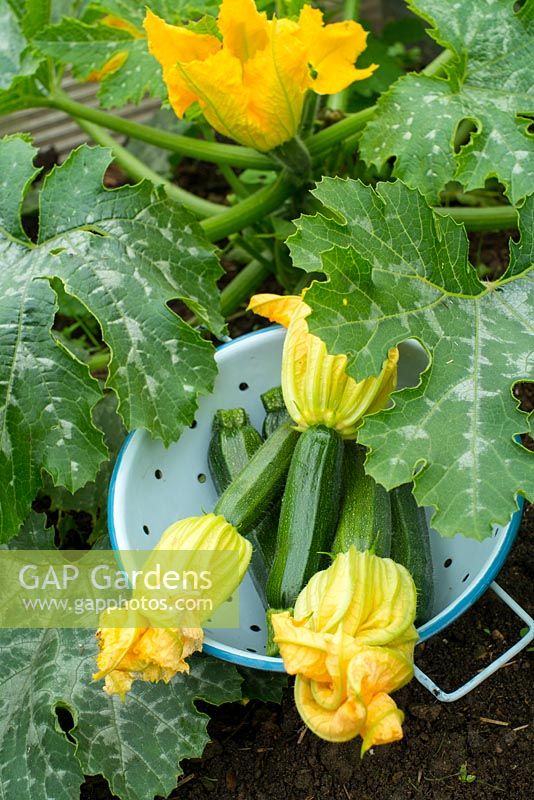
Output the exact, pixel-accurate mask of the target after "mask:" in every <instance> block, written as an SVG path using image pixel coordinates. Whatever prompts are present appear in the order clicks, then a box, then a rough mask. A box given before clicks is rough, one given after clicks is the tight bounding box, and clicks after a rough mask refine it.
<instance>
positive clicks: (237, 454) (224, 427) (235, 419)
mask: <svg viewBox="0 0 534 800" xmlns="http://www.w3.org/2000/svg"><path fill="white" fill-rule="evenodd" d="M261 445H262V438H261V436H260V434H259V433H258V431H257V430H256V429H255V428H253V427H252V425H251V424H250V419H249V417H248V414H247V412H246V411H245V409H243V408H230V409H221V410H219V411H217V412H216V413H215V416H214V418H213V428H212V434H211V440H210V444H209V448H208V465H209V469H210V474H211V477H212V480H213V483H214V484H215V488H216V489H217V493H218V494H222V492H224V490H225V489H226V488H227V487H228V486H230V484H231V483H232V481H233V479H234V478H235V477H237V475H239V473H240V472H241V470H242V469H243V467H245V466H246V465H247V464H248V462H249V461H250V459H251V458H252V456H253V455H254V453H255V452H256V451H257V450H259V449H260V447H261Z"/></svg>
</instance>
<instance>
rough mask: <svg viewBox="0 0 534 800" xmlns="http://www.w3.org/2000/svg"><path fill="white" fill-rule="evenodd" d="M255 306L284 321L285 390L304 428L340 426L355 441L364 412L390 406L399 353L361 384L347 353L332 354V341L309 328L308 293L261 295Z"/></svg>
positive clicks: (294, 416) (291, 411)
mask: <svg viewBox="0 0 534 800" xmlns="http://www.w3.org/2000/svg"><path fill="white" fill-rule="evenodd" d="M249 309H250V310H251V311H253V312H254V313H255V314H259V315H260V316H262V317H267V319H270V320H271V322H278V323H280V324H281V325H284V326H285V327H286V328H287V329H288V330H287V336H286V339H285V342H284V352H283V356H282V391H283V394H284V400H285V404H286V406H287V410H288V412H289V414H290V416H291V418H292V419H293V420H294V421H295V423H296V424H297V426H298V429H299V430H305V429H306V428H309V427H310V426H312V425H326V426H327V427H329V428H335V429H336V430H337V431H338V432H339V433H340V434H341V435H342V436H343V437H344V438H345V439H354V438H355V435H356V431H357V429H358V428H359V427H360V425H361V421H362V417H363V415H364V414H372V413H374V412H375V411H379V410H380V409H382V408H384V407H385V406H386V405H387V403H388V400H389V395H390V393H391V392H392V391H393V389H394V388H395V386H396V383H397V362H398V360H399V351H398V350H397V348H396V347H392V348H391V349H390V350H389V352H388V356H387V359H386V360H385V361H384V364H383V366H382V371H381V372H380V375H378V376H377V377H369V378H365V379H364V380H362V381H359V382H356V381H355V380H353V379H352V378H351V377H350V376H349V375H347V372H346V366H347V357H346V356H345V355H336V356H331V355H329V354H328V352H327V350H326V345H325V344H324V342H323V341H322V340H321V339H319V337H318V336H314V335H313V334H311V333H310V332H309V330H308V323H307V321H306V317H308V316H309V314H310V313H311V309H310V307H309V306H308V305H307V304H306V303H305V302H304V300H303V298H302V296H300V297H299V296H295V295H287V296H280V295H276V294H257V295H254V297H253V298H252V299H251V301H250V303H249Z"/></svg>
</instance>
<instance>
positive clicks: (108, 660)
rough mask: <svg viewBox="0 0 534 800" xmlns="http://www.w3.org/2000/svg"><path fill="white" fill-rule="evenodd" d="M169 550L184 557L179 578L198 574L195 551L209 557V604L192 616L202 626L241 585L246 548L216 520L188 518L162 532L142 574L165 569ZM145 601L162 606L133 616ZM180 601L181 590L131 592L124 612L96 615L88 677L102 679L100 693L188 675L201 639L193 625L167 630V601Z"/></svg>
mask: <svg viewBox="0 0 534 800" xmlns="http://www.w3.org/2000/svg"><path fill="white" fill-rule="evenodd" d="M170 551H177V552H178V551H180V552H184V553H185V554H186V555H185V561H183V560H182V561H181V562H180V566H181V569H182V574H183V575H185V574H186V573H187V571H188V569H189V568H191V570H192V571H195V565H196V568H197V571H198V565H199V563H200V562H199V561H196V560H195V553H199V552H200V551H201V552H202V555H203V556H205V554H207V555H208V557H209V556H210V553H213V554H214V558H213V569H212V572H211V579H212V587H211V588H210V590H209V599H210V601H211V604H210V605H209V608H208V607H207V608H206V610H205V611H203V612H202V611H199V612H196V615H197V616H196V618H197V619H199V621H200V622H202V620H203V618H204V617H203V616H202V614H204V616H205V617H208V616H210V615H211V614H212V613H213V611H214V610H215V609H216V608H217V607H218V605H220V604H221V603H223V602H224V601H225V600H226V599H227V598H228V597H230V595H231V594H232V593H233V592H234V591H235V590H236V588H237V587H238V586H239V584H240V583H241V581H242V580H243V577H244V575H245V572H246V571H247V568H248V565H249V562H250V557H251V554H252V545H251V544H250V542H248V541H247V540H246V539H244V538H243V537H242V536H241V535H240V534H239V533H238V532H237V530H236V528H234V526H233V525H230V523H229V522H227V521H226V520H225V519H224V517H222V516H216V515H215V514H204V515H202V516H200V517H189V518H187V519H184V520H181V521H180V522H176V523H174V524H173V525H171V526H170V527H169V528H167V530H166V531H165V533H164V534H163V536H162V537H161V539H160V541H159V542H158V544H157V546H156V547H155V548H154V550H153V551H152V552H151V554H150V555H149V557H148V559H147V560H146V561H145V563H144V564H143V573H145V574H146V573H149V572H150V571H151V570H154V569H155V567H157V566H158V564H161V563H162V561H163V566H165V562H166V561H168V554H169V552H170ZM125 555H127V554H125ZM215 556H217V558H215ZM189 562H190V563H189ZM201 564H202V569H205V567H206V566H208V569H209V567H210V563H206V559H205V557H204V558H203V559H202V561H201ZM147 596H148V599H150V600H153V599H158V600H159V601H160V603H161V602H163V605H162V606H161V608H162V610H157V609H156V610H155V611H154V610H145V609H144V608H143V611H139V610H138V607H139V603H138V602H137V601H139V600H140V599H142V598H145V599H146V598H147ZM183 596H184V592H183V589H182V590H175V591H172V590H165V589H164V590H163V591H161V590H159V589H155V590H150V589H147V588H146V587H143V588H141V589H139V588H137V587H136V588H135V590H134V592H133V594H132V600H131V601H130V602H129V604H127V605H126V607H124V608H119V609H108V610H107V611H106V612H104V613H103V614H102V615H101V617H100V628H99V630H98V631H97V639H98V644H99V653H98V656H97V665H98V668H99V669H98V672H96V673H95V674H94V675H93V678H94V679H95V680H99V679H101V678H105V686H104V691H106V692H107V693H108V694H110V695H112V694H119V695H120V696H121V697H123V698H124V696H125V695H126V693H127V692H128V691H129V690H130V688H131V686H132V683H133V681H134V680H142V681H150V682H155V681H160V680H163V681H165V682H168V681H169V680H170V679H171V678H172V677H174V675H176V674H177V673H178V672H188V671H189V665H188V664H187V662H186V658H187V657H188V656H190V655H191V654H192V653H194V652H195V651H197V650H201V649H202V641H203V636H204V634H203V631H202V628H201V627H199V626H192V627H182V628H178V627H173V625H172V623H173V621H175V620H176V613H175V612H173V610H172V609H173V607H174V602H173V601H176V600H178V599H179V598H183ZM158 623H159V627H158Z"/></svg>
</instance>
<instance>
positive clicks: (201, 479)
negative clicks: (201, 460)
mask: <svg viewBox="0 0 534 800" xmlns="http://www.w3.org/2000/svg"><path fill="white" fill-rule="evenodd" d="M197 481H198V482H199V483H206V476H205V475H204V473H203V472H199V474H198V475H197Z"/></svg>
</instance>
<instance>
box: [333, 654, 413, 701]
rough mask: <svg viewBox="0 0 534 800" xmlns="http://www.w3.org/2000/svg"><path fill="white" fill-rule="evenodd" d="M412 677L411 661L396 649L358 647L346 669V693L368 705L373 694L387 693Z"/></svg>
mask: <svg viewBox="0 0 534 800" xmlns="http://www.w3.org/2000/svg"><path fill="white" fill-rule="evenodd" d="M412 677H413V662H412V660H411V659H410V658H408V657H407V656H405V655H404V654H403V653H401V652H399V651H398V650H394V649H393V648H391V647H366V646H364V647H359V648H358V650H357V652H356V654H355V655H354V656H353V658H352V659H351V661H350V664H349V665H348V668H347V686H348V689H347V691H348V694H349V695H350V696H352V695H353V696H354V697H356V698H357V699H358V700H360V701H361V702H362V703H364V704H365V705H366V706H368V705H369V703H370V702H371V700H372V699H373V697H374V696H375V695H377V694H379V693H381V692H385V693H386V694H391V692H394V691H395V690H396V689H400V688H401V687H402V686H404V685H405V684H407V683H408V682H409V681H410V680H411V679H412Z"/></svg>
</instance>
